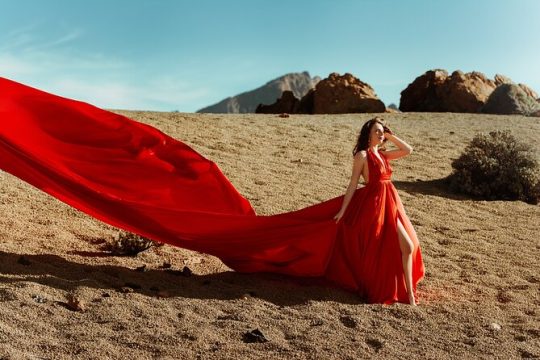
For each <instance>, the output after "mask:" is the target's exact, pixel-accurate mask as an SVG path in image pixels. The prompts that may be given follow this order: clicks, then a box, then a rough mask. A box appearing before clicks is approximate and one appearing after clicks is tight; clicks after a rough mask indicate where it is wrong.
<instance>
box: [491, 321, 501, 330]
mask: <svg viewBox="0 0 540 360" xmlns="http://www.w3.org/2000/svg"><path fill="white" fill-rule="evenodd" d="M489 327H490V328H491V329H493V330H495V331H499V330H501V325H499V324H497V323H495V322H493V323H491V324H489Z"/></svg>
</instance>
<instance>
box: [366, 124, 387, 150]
mask: <svg viewBox="0 0 540 360" xmlns="http://www.w3.org/2000/svg"><path fill="white" fill-rule="evenodd" d="M383 141H384V128H383V126H382V125H381V124H379V123H378V122H377V123H375V124H374V125H373V126H372V127H371V131H370V134H369V146H375V145H381V144H382V143H383Z"/></svg>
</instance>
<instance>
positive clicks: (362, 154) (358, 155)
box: [354, 150, 367, 160]
mask: <svg viewBox="0 0 540 360" xmlns="http://www.w3.org/2000/svg"><path fill="white" fill-rule="evenodd" d="M366 157H367V151H366V150H360V151H358V152H357V153H356V154H354V158H355V159H358V160H360V159H365V158H366Z"/></svg>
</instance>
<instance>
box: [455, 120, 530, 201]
mask: <svg viewBox="0 0 540 360" xmlns="http://www.w3.org/2000/svg"><path fill="white" fill-rule="evenodd" d="M452 167H453V169H454V172H453V173H452V174H451V175H450V176H449V177H448V179H447V180H448V182H449V185H450V188H451V190H453V191H457V192H462V193H466V194H469V195H472V196H474V197H477V198H481V199H486V200H523V201H526V202H528V203H531V204H538V202H539V200H540V169H539V164H538V161H537V159H536V154H535V153H533V152H532V151H531V150H529V148H528V146H527V145H526V144H524V143H521V142H519V141H518V140H517V139H516V138H515V137H514V136H512V135H511V134H510V132H509V131H492V132H490V133H489V134H488V135H486V134H477V135H476V136H475V137H474V138H473V139H472V141H471V142H470V143H469V144H468V145H467V147H466V148H465V151H464V152H463V153H462V154H461V156H460V157H459V158H458V159H456V160H454V161H453V162H452Z"/></svg>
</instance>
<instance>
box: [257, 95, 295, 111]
mask: <svg viewBox="0 0 540 360" xmlns="http://www.w3.org/2000/svg"><path fill="white" fill-rule="evenodd" d="M299 107H300V100H298V99H297V98H296V96H294V94H293V92H292V91H290V90H287V91H284V92H283V93H282V94H281V97H280V98H279V99H277V100H276V102H275V103H273V104H271V105H264V104H259V105H258V106H257V109H255V112H256V113H257V114H279V113H290V114H294V113H296V112H297V111H298V108H299Z"/></svg>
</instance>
